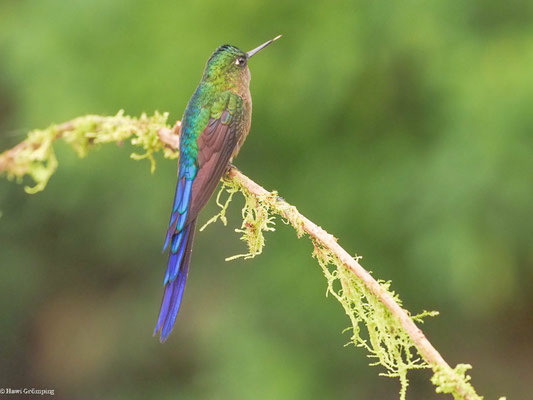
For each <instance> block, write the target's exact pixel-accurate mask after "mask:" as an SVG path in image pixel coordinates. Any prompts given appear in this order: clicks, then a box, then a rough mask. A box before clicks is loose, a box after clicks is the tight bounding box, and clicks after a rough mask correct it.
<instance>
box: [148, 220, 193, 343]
mask: <svg viewBox="0 0 533 400" xmlns="http://www.w3.org/2000/svg"><path fill="white" fill-rule="evenodd" d="M195 226H196V220H194V221H192V222H191V223H190V224H188V225H187V226H186V227H185V228H184V229H183V231H181V232H179V233H178V234H175V235H172V242H173V245H174V241H175V240H176V241H179V242H180V243H179V245H178V251H177V252H174V251H171V252H170V254H169V258H168V265H167V272H166V274H165V293H164V295H163V300H162V301H161V310H160V312H159V317H158V319H157V324H156V327H155V330H154V335H156V334H157V333H158V332H160V334H161V336H160V340H161V342H164V341H165V340H166V339H167V338H168V336H169V334H170V332H171V331H172V327H173V326H174V322H175V321H176V317H177V315H178V311H179V308H180V305H181V301H182V298H183V293H184V291H185V283H186V281H187V274H188V271H189V263H190V259H191V252H192V243H193V240H194V230H195ZM179 236H181V239H179V238H178V237H179Z"/></svg>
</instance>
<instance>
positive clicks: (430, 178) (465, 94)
mask: <svg viewBox="0 0 533 400" xmlns="http://www.w3.org/2000/svg"><path fill="white" fill-rule="evenodd" d="M280 33H281V34H283V35H284V37H283V38H282V39H281V40H280V41H278V42H276V43H275V44H274V45H272V46H271V47H269V48H268V49H267V50H266V51H264V52H263V53H261V55H259V56H258V57H257V58H254V59H253V61H252V62H251V65H250V68H251V71H252V78H253V79H252V85H251V90H252V94H253V99H254V118H253V123H252V130H251V134H250V136H249V137H248V140H247V142H246V145H245V146H244V147H243V150H242V151H241V153H240V156H239V158H238V159H237V161H236V164H237V165H238V166H239V167H240V168H241V169H242V170H243V171H244V172H245V173H246V174H248V175H249V176H250V177H252V178H253V179H254V180H256V181H257V182H259V183H261V184H262V185H264V186H265V187H266V188H269V189H277V190H278V191H279V192H280V194H281V195H282V196H283V197H284V198H285V199H287V201H289V202H291V203H292V204H295V205H297V206H298V207H299V209H300V210H301V211H302V212H303V213H304V214H305V215H306V216H308V217H309V218H311V219H312V220H313V221H315V222H317V223H318V224H320V225H322V226H323V227H324V228H326V229H327V230H328V231H330V232H331V233H333V234H335V236H337V237H339V238H340V243H341V245H343V246H344V247H345V248H346V249H347V250H348V251H349V252H351V253H353V254H355V253H356V252H357V253H358V254H360V255H363V256H364V258H363V261H362V262H363V265H364V266H366V267H367V268H368V269H370V270H372V271H373V273H374V276H375V277H377V278H382V279H391V280H392V281H393V288H394V289H395V290H396V291H397V292H399V293H400V295H401V297H402V299H403V300H404V303H405V306H406V307H407V308H408V309H409V310H410V311H412V312H419V311H421V310H423V309H435V310H439V311H440V312H441V315H440V316H439V317H437V318H433V319H430V320H428V321H427V322H426V324H425V325H424V331H425V332H426V334H427V335H428V337H429V339H430V340H431V341H432V342H433V343H434V345H435V346H436V347H437V349H438V350H439V351H440V352H441V353H442V355H443V356H444V357H445V358H446V359H447V360H448V361H449V362H450V363H451V364H453V365H455V364H456V363H459V362H468V363H472V364H473V366H474V369H473V371H472V373H471V375H472V377H473V380H472V382H473V384H474V386H475V387H476V389H477V390H478V392H479V393H480V394H482V395H485V396H486V398H487V399H494V398H497V396H499V395H507V396H508V398H509V399H526V398H527V399H530V398H531V396H532V395H531V382H532V381H533V362H532V359H533V357H532V356H533V341H532V340H531V339H532V336H533V313H532V307H531V304H532V302H533V290H532V281H533V268H532V267H533V246H532V245H531V242H532V239H533V219H532V199H533V150H532V141H531V135H532V129H533V112H532V110H533V3H532V2H531V1H529V0H512V1H509V2H505V3H503V2H500V1H496V0H489V1H487V0H484V1H482V0H475V1H470V2H464V1H445V0H442V1H430V2H422V1H403V2H392V1H353V2H348V1H329V2H309V1H303V0H300V1H286V2H278V3H274V2H267V1H255V2H249V1H245V0H240V1H201V2H195V1H181V2H178V1H159V2H148V1H146V2H144V1H136V2H134V1H125V0H113V1H109V0H105V1H104V0H93V1H82V0H76V1H63V0H54V1H51V0H50V1H48V0H42V1H24V0H12V1H9V0H3V1H1V2H0V150H4V149H7V148H9V147H10V146H12V145H14V144H16V143H17V142H18V141H20V140H22V139H23V138H24V137H25V134H26V133H27V131H28V130H30V129H33V128H40V127H46V126H48V125H49V124H51V123H53V122H56V123H59V122H63V121H66V120H69V119H72V118H74V117H76V116H80V115H84V114H89V113H94V114H104V115H110V114H115V113H116V112H117V111H118V110H119V109H124V110H125V111H126V113H128V114H131V115H139V114H140V113H141V112H147V113H153V112H154V110H160V111H170V113H171V114H170V115H171V117H170V119H171V121H175V120H176V119H179V118H181V114H182V112H183V110H184V108H185V105H186V103H187V101H188V99H189V96H190V95H191V94H192V92H193V90H194V88H195V87H196V85H197V83H198V81H199V79H200V76H201V73H202V69H203V67H204V64H205V62H206V60H207V58H208V57H209V55H210V54H211V52H212V51H213V50H214V49H215V48H216V47H217V46H218V45H220V44H223V43H231V44H234V45H236V46H238V47H240V48H241V49H243V50H249V49H251V48H253V47H255V46H257V45H258V44H260V43H262V42H264V41H265V40H268V39H270V38H272V37H273V36H275V35H277V34H280ZM131 151H132V148H131V147H130V146H128V145H125V146H123V147H115V146H112V145H111V146H108V147H102V148H100V149H98V150H96V151H93V152H91V153H90V154H89V156H88V157H87V158H86V159H83V160H79V159H77V157H76V156H75V154H74V152H73V151H72V150H71V149H70V148H68V147H67V146H66V145H64V144H59V143H58V145H57V152H58V157H59V163H60V166H59V170H58V172H57V173H56V175H54V176H53V177H52V179H51V181H50V184H49V185H48V187H47V188H46V190H45V191H44V192H42V193H39V194H36V195H31V196H30V195H27V194H25V193H24V191H23V188H22V186H20V185H16V184H14V183H12V182H8V181H6V180H5V179H2V180H1V181H0V210H1V211H2V213H3V216H2V217H1V218H0V266H1V268H0V293H1V294H0V315H1V316H2V317H1V319H0V332H1V334H0V387H13V388H18V387H37V388H52V389H55V391H56V395H55V398H56V399H95V398H98V399H119V400H120V399H128V400H132V399H133V400H134V399H146V398H153V399H248V398H254V399H306V400H309V399H327V398H335V399H354V398H356V399H394V398H397V397H398V396H397V392H398V390H399V383H398V382H397V381H396V380H393V379H388V378H383V377H379V376H378V372H381V370H380V369H378V368H375V367H372V368H371V367H368V366H367V364H368V363H369V361H370V360H369V359H368V358H367V357H366V354H365V352H364V351H362V350H360V349H355V348H354V347H347V348H344V347H343V345H344V344H345V343H346V342H347V341H348V340H349V333H344V334H342V331H343V329H344V328H346V327H347V326H348V325H349V323H348V320H347V319H346V317H345V315H344V314H343V311H342V308H341V307H340V305H339V304H337V303H336V301H335V300H334V299H333V298H325V296H324V294H325V291H326V283H325V279H324V278H323V276H322V273H321V271H320V268H319V267H318V266H317V265H316V262H315V260H313V259H312V258H311V256H310V254H311V250H312V246H311V245H310V243H309V242H308V241H307V240H297V239H296V236H295V234H294V231H292V230H291V229H290V228H288V227H287V226H285V225H283V224H282V223H278V224H277V228H278V230H277V231H276V232H275V233H269V234H268V236H267V246H266V248H265V251H264V254H262V255H261V256H260V257H258V258H256V259H253V260H246V261H244V260H238V261H234V262H230V263H226V262H224V258H225V257H227V256H231V255H234V254H237V253H241V252H243V246H244V245H243V243H242V242H240V241H239V240H238V234H236V233H234V232H233V229H234V228H235V227H238V226H239V224H240V205H241V204H242V199H239V200H238V201H236V202H234V204H233V205H232V207H231V213H230V224H229V226H228V227H223V226H222V225H221V224H216V225H212V226H210V227H209V228H208V229H207V230H206V231H204V232H202V233H200V234H198V235H197V239H196V243H195V252H194V255H193V265H192V269H191V273H190V275H189V281H188V286H187V291H186V294H185V299H184V303H183V307H182V310H181V312H180V315H179V317H178V321H177V324H176V327H175V329H174V332H173V334H172V336H171V338H170V340H169V341H168V342H167V343H165V344H164V345H161V344H160V343H159V342H158V341H157V340H156V339H155V338H152V330H153V327H154V324H155V320H156V317H157V314H158V310H159V305H160V300H161V296H162V279H163V274H164V270H165V266H166V256H165V255H162V254H161V252H160V250H161V245H162V242H163V238H164V234H165V227H166V224H167V221H168V214H169V210H170V203H171V201H172V196H173V193H174V185H175V181H176V165H175V162H173V161H169V160H163V159H161V158H159V162H158V169H157V171H156V173H155V174H154V175H151V174H150V172H149V163H148V162H147V161H141V162H135V161H132V160H130V159H129V153H131ZM213 203H214V202H213V201H211V203H210V204H209V206H208V207H207V209H206V210H205V211H204V212H203V214H202V215H201V218H200V220H201V223H203V222H205V221H206V220H207V219H208V218H209V217H211V216H212V215H213V214H214V213H215V212H216V207H215V205H214V204H213ZM410 376H411V378H412V382H411V386H410V387H409V390H408V398H411V399H423V398H424V399H428V398H435V399H437V398H442V397H441V396H438V395H436V394H434V391H433V390H434V389H433V387H432V386H431V384H430V383H429V381H428V378H429V377H430V373H429V372H428V371H422V372H417V373H413V374H410Z"/></svg>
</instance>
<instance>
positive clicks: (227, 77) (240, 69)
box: [202, 35, 281, 90]
mask: <svg viewBox="0 0 533 400" xmlns="http://www.w3.org/2000/svg"><path fill="white" fill-rule="evenodd" d="M280 37H281V35H279V36H277V37H275V38H274V39H271V40H269V41H268V42H266V43H263V44H262V45H261V46H259V47H256V48H255V49H253V50H250V51H249V52H247V53H246V52H244V51H242V50H239V49H238V48H237V47H235V46H232V45H229V44H224V45H222V46H220V47H219V48H217V49H216V50H215V52H214V53H213V54H212V55H211V57H209V60H207V65H206V66H205V70H204V75H203V77H202V80H203V81H204V82H208V83H210V84H213V85H214V86H216V87H217V88H218V89H220V90H231V89H233V88H239V87H243V86H245V87H248V85H249V84H250V70H249V69H248V60H249V59H250V58H251V57H252V56H253V55H254V54H256V53H257V52H259V51H261V50H263V49H264V48H265V47H267V46H268V45H269V44H270V43H272V42H273V41H275V40H277V39H279V38H280Z"/></svg>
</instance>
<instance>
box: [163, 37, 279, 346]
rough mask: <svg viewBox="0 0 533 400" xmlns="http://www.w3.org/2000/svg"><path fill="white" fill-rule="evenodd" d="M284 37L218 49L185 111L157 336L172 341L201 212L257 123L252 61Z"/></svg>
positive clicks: (166, 241) (168, 233)
mask: <svg viewBox="0 0 533 400" xmlns="http://www.w3.org/2000/svg"><path fill="white" fill-rule="evenodd" d="M280 37H281V35H279V36H277V37H275V38H274V39H271V40H269V41H268V42H265V43H263V44H262V45H260V46H258V47H256V48H255V49H253V50H250V51H249V52H244V51H241V50H239V49H238V48H237V47H235V46H231V45H228V44H225V45H222V46H220V47H218V48H217V49H216V50H215V51H214V52H213V54H212V55H211V57H209V60H208V61H207V64H206V66H205V69H204V73H203V75H202V79H201V80H200V84H199V85H198V87H197V88H196V90H195V91H194V93H193V95H192V97H191V98H190V100H189V103H188V104H187V107H186V108H185V113H184V114H183V118H182V120H181V126H180V146H179V153H180V156H179V166H178V183H177V185H176V192H175V195H174V202H173V204H172V212H171V215H170V222H169V225H168V229H167V234H166V237H165V244H164V246H163V251H165V250H166V249H167V248H168V247H169V246H170V252H169V256H168V262H167V270H166V274H165V279H164V283H163V285H164V289H165V290H164V294H163V299H162V301H161V308H160V312H159V317H158V319H157V324H156V327H155V330H154V336H155V335H157V334H158V333H159V334H160V339H159V340H160V341H161V342H164V341H165V340H167V338H168V336H169V335H170V332H171V331H172V327H173V326H174V323H175V321H176V316H177V315H178V311H179V308H180V304H181V300H182V298H183V292H184V290H185V282H186V281H187V275H188V272H189V264H190V260H191V252H192V244H193V240H194V233H195V227H196V220H197V217H198V213H199V212H200V210H202V208H204V206H205V205H206V203H207V201H208V200H209V198H210V197H211V195H212V194H213V192H214V191H215V189H216V187H217V185H218V182H219V181H220V178H222V176H223V175H224V173H225V172H226V171H227V168H228V166H229V163H230V162H231V161H232V160H233V158H234V157H235V156H236V155H237V153H238V152H239V150H240V148H241V146H242V144H243V142H244V140H245V139H246V136H247V135H248V132H249V131H250V125H251V122H252V97H251V95H250V70H249V68H248V61H249V60H250V58H252V57H253V56H254V55H255V54H257V53H258V52H259V51H261V50H263V49H264V48H265V47H267V46H268V45H269V44H271V43H272V42H274V41H275V40H277V39H279V38H280Z"/></svg>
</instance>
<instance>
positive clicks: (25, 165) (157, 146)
mask: <svg viewBox="0 0 533 400" xmlns="http://www.w3.org/2000/svg"><path fill="white" fill-rule="evenodd" d="M167 119H168V113H163V114H161V113H158V112H156V113H155V114H154V115H153V116H150V117H149V116H147V115H146V114H142V115H141V116H140V117H139V118H135V117H130V116H127V115H124V112H123V111H122V110H121V111H119V112H118V113H117V114H116V115H114V116H110V117H103V116H99V115H85V116H83V117H78V118H76V119H73V120H72V121H69V122H66V123H63V124H59V125H51V126H49V127H48V128H46V129H37V130H33V131H31V132H30V133H29V134H28V137H27V139H26V140H24V141H23V142H21V143H19V144H18V145H17V146H15V147H14V148H12V149H10V150H7V151H5V152H4V153H2V154H0V174H6V175H7V178H8V179H14V180H16V181H17V182H21V181H22V178H23V177H24V176H26V175H27V176H29V177H31V179H32V180H33V185H28V186H26V187H25V190H26V192H28V193H36V192H39V191H41V190H44V188H45V187H46V184H47V183H48V180H49V179H50V177H51V176H52V175H53V174H54V172H55V171H56V169H57V166H58V163H57V158H56V155H55V152H54V146H53V145H54V142H55V141H56V140H57V139H62V140H64V141H65V142H66V143H68V144H70V145H71V146H72V148H73V149H74V151H76V153H77V154H78V156H79V157H85V156H86V155H87V153H88V152H89V150H90V149H92V148H94V147H95V146H98V145H100V144H104V143H122V142H123V141H125V140H127V139H130V140H131V144H133V145H134V146H139V147H141V148H142V151H143V152H142V153H132V154H131V157H132V158H133V159H135V160H141V159H145V158H147V159H149V160H150V164H151V170H152V172H153V171H155V160H154V157H153V155H154V153H157V152H159V151H161V150H163V152H164V156H165V157H166V158H176V157H177V153H176V152H175V151H174V150H173V149H171V148H170V147H169V146H167V145H165V144H164V143H163V142H161V140H160V139H159V135H158V133H159V130H160V129H163V128H166V127H167V124H166V122H167Z"/></svg>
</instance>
